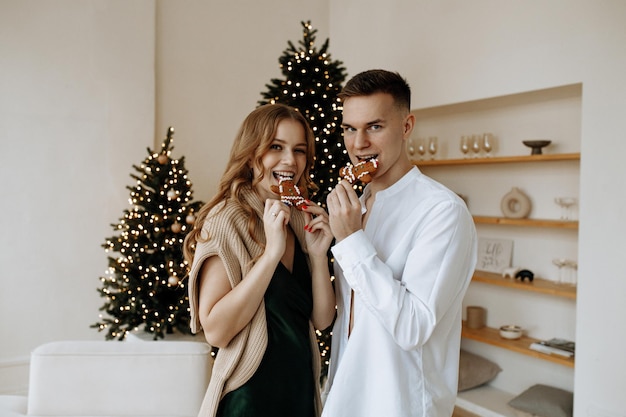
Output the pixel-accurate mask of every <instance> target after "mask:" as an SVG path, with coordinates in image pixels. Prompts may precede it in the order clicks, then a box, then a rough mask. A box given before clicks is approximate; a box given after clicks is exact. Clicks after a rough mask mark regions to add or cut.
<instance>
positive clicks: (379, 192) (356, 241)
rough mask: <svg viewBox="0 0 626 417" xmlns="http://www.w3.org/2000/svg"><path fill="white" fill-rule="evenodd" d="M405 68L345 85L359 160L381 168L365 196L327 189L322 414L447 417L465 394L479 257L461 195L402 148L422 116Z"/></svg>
mask: <svg viewBox="0 0 626 417" xmlns="http://www.w3.org/2000/svg"><path fill="white" fill-rule="evenodd" d="M410 96H411V92H410V88H409V86H408V84H407V83H406V81H405V80H404V79H403V78H402V77H401V76H400V75H399V74H397V73H393V72H389V71H384V70H371V71H365V72H363V73H360V74H358V75H356V76H355V77H354V78H352V79H351V80H350V81H349V82H348V83H347V84H346V86H345V87H344V89H343V91H342V92H341V94H340V95H339V97H340V98H341V100H342V101H343V123H342V127H343V131H344V142H345V146H346V149H347V151H348V154H349V155H350V159H351V161H352V162H353V163H355V164H356V163H358V162H360V161H363V160H367V159H371V158H376V159H377V160H378V169H377V171H376V173H375V174H374V175H373V179H372V181H371V182H370V183H369V184H368V185H367V186H366V187H365V189H364V192H363V195H362V196H361V198H360V199H359V198H358V197H357V194H356V193H355V191H354V189H353V188H352V186H351V185H350V184H349V183H348V182H347V181H345V180H344V181H342V182H340V183H339V184H338V185H337V187H336V188H335V189H334V190H333V191H332V192H331V193H330V194H329V196H328V199H327V206H328V211H329V215H330V218H329V221H330V227H331V230H332V232H333V235H334V236H335V238H336V244H335V246H333V247H332V252H333V255H334V257H335V275H336V277H337V279H336V281H335V282H336V291H337V304H338V305H337V308H338V316H337V319H336V322H335V326H334V328H333V340H332V355H331V362H330V370H329V379H328V383H327V385H326V387H327V391H328V390H329V392H328V396H327V399H326V402H325V406H324V411H323V414H322V415H323V416H324V417H350V416H359V417H369V416H371V417H380V416H389V417H407V416H420V417H449V416H451V415H452V411H453V409H454V401H455V398H456V393H457V379H458V364H459V349H460V339H461V315H462V308H461V302H462V300H463V296H464V294H465V291H466V289H467V287H468V285H469V282H470V279H471V276H472V273H473V271H474V267H475V264H476V231H475V228H474V223H473V221H472V217H471V215H470V214H469V212H468V210H467V207H466V206H465V204H464V202H463V201H462V200H461V199H460V198H459V197H458V196H457V195H456V194H455V193H453V192H452V191H450V190H448V189H447V188H445V187H444V186H443V185H441V184H439V183H437V182H435V181H434V180H432V179H430V178H428V177H426V176H425V175H423V174H422V173H421V172H420V171H419V169H418V168H417V167H415V166H413V164H412V163H411V161H410V160H409V159H408V156H407V155H406V152H405V149H406V140H407V139H408V138H409V136H410V135H411V132H412V130H413V127H414V125H415V117H414V116H413V115H412V114H411V113H410V107H411V104H410Z"/></svg>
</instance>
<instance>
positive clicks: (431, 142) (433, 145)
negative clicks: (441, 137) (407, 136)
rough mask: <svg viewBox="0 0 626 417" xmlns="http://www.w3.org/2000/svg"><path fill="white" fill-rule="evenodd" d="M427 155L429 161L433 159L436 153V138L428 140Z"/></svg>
mask: <svg viewBox="0 0 626 417" xmlns="http://www.w3.org/2000/svg"><path fill="white" fill-rule="evenodd" d="M428 153H429V154H430V159H435V154H436V153H437V136H431V137H429V138H428Z"/></svg>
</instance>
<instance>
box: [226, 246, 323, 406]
mask: <svg viewBox="0 0 626 417" xmlns="http://www.w3.org/2000/svg"><path fill="white" fill-rule="evenodd" d="M295 246H296V247H295V254H294V262H293V272H291V273H290V272H289V270H287V268H286V267H285V266H284V265H283V264H282V263H279V264H278V267H277V268H276V270H275V271H274V276H273V277H272V280H271V282H270V284H269V286H268V288H267V291H266V292H265V297H264V300H265V315H266V318H267V333H268V342H267V350H266V351H265V354H264V356H263V359H262V360H261V364H260V365H259V368H258V369H257V371H256V373H255V374H254V375H253V376H252V378H250V380H249V381H248V382H246V383H245V384H244V385H243V386H241V387H239V388H237V389H236V390H235V391H232V392H229V393H228V394H226V396H225V397H224V398H223V399H222V401H221V402H220V405H219V408H218V410H217V416H218V417H314V416H315V406H314V390H315V389H317V387H316V383H315V381H314V377H313V368H312V357H311V342H310V338H309V318H310V317H311V311H312V309H313V293H312V288H311V273H310V271H309V268H308V266H307V263H306V258H305V255H304V253H303V252H302V249H301V248H300V246H299V244H298V242H297V239H296V245H295ZM218 355H219V353H218Z"/></svg>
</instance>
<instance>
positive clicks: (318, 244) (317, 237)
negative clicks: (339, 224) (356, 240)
mask: <svg viewBox="0 0 626 417" xmlns="http://www.w3.org/2000/svg"><path fill="white" fill-rule="evenodd" d="M307 203H308V205H307V206H306V208H305V209H303V210H302V211H303V212H304V216H305V218H306V221H307V224H306V226H305V227H304V228H305V230H306V231H307V233H306V236H305V239H306V244H307V248H308V251H309V256H312V257H313V256H324V257H326V256H327V254H328V248H329V247H330V244H331V242H332V240H333V234H332V232H331V231H330V225H329V223H328V213H326V210H324V209H323V208H322V207H320V206H318V205H317V204H315V203H313V202H312V201H307Z"/></svg>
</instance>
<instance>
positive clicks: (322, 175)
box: [259, 21, 349, 381]
mask: <svg viewBox="0 0 626 417" xmlns="http://www.w3.org/2000/svg"><path fill="white" fill-rule="evenodd" d="M301 23H302V26H303V29H304V30H303V38H302V40H301V41H299V42H298V43H299V45H300V48H297V47H296V46H295V45H294V44H293V43H292V42H291V41H288V42H287V44H288V45H289V47H288V48H287V49H286V50H285V51H284V52H283V55H282V56H281V57H280V58H279V59H278V62H279V63H280V68H281V71H282V74H283V75H284V76H285V79H272V80H271V84H266V87H267V89H268V90H267V91H266V92H265V93H262V96H263V98H264V99H265V100H260V101H259V105H263V104H268V103H282V104H286V105H288V106H291V107H293V108H295V109H297V110H298V111H300V112H301V113H302V114H303V115H304V117H305V118H306V119H307V120H308V122H309V125H310V126H311V129H312V130H313V134H314V135H315V164H314V165H313V168H312V169H311V178H312V179H313V181H314V182H315V183H316V184H317V185H318V186H319V187H320V189H319V191H318V192H317V193H316V194H315V195H313V196H312V197H311V200H313V201H315V202H317V203H319V204H320V205H321V206H322V207H326V196H327V195H328V193H330V192H331V191H332V189H333V188H334V187H335V185H336V184H337V181H338V178H339V169H340V168H341V167H342V166H344V165H346V164H347V163H348V161H349V157H348V154H347V152H346V150H345V147H344V146H343V138H342V132H341V129H340V126H341V110H342V109H341V103H340V101H339V99H338V98H337V95H338V94H339V92H340V91H341V88H342V83H343V81H344V80H345V79H346V72H345V68H344V67H343V66H342V64H343V63H342V62H341V61H333V60H332V59H331V58H330V54H329V53H328V52H327V51H328V44H329V40H328V39H326V41H325V42H324V44H323V45H322V47H321V48H320V49H319V51H318V50H317V48H316V47H315V34H316V33H317V30H316V29H313V27H312V26H311V22H310V21H307V22H301ZM329 255H330V253H329ZM329 269H330V271H331V274H332V264H329ZM330 330H331V329H330V328H328V329H321V330H317V342H318V345H319V349H320V355H321V359H322V370H321V375H320V379H321V381H323V380H324V379H325V378H326V375H327V374H328V361H329V360H330V342H331V331H330Z"/></svg>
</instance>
